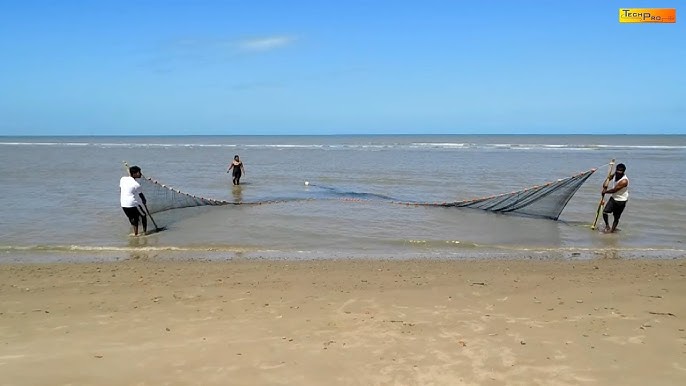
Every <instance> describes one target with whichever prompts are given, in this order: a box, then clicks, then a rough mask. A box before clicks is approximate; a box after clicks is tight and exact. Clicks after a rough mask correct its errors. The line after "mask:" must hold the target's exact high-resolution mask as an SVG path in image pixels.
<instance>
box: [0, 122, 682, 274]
mask: <svg viewBox="0 0 686 386" xmlns="http://www.w3.org/2000/svg"><path fill="white" fill-rule="evenodd" d="M235 154H238V155H240V157H241V160H242V161H243V163H244V165H245V171H246V175H245V176H244V177H243V178H242V185H241V187H240V188H234V187H233V186H232V183H231V177H230V175H229V174H227V173H226V169H227V167H228V164H229V162H230V161H231V159H232V158H233V156H234V155H235ZM612 158H614V159H616V160H617V162H622V163H624V164H626V166H627V173H626V175H627V176H628V177H629V179H630V181H631V182H630V186H629V194H630V198H629V202H628V204H627V208H626V211H625V212H624V214H623V216H622V219H621V222H620V224H619V228H620V231H619V232H617V233H615V234H603V233H600V232H597V231H592V230H591V229H590V223H591V222H592V221H593V218H594V217H595V210H596V207H597V205H598V201H599V199H600V190H601V186H602V182H603V180H604V178H605V176H606V175H607V164H608V163H609V161H610V159H612ZM0 161H1V162H0V205H1V207H2V208H3V209H2V216H0V262H16V261H27V262H34V261H39V262H42V261H99V260H121V259H131V258H176V257H178V258H201V259H242V258H244V259H280V260H282V259H285V260H291V259H292V260H297V259H331V258H340V259H347V258H380V259H407V258H419V259H421V258H447V259H451V258H455V259H460V258H511V257H514V258H570V259H587V258H656V259H659V258H672V257H679V256H681V257H683V256H684V250H685V249H686V248H685V247H686V246H685V245H684V243H685V242H686V236H685V235H686V221H685V220H684V219H685V218H686V136H683V135H665V136H661V135H616V136H602V135H359V136H358V135H350V136H348V135H341V136H154V137H150V136H130V137H101V136H98V137H0ZM123 161H126V162H128V163H129V164H130V165H138V166H140V167H141V168H142V170H143V174H144V175H145V176H146V177H151V178H154V179H156V180H158V181H160V182H162V183H164V184H167V185H170V186H172V187H174V188H176V189H179V190H181V191H183V192H187V193H191V194H194V195H198V196H202V197H206V198H214V199H218V200H227V201H232V202H262V201H270V202H273V203H269V204H264V205H228V206H217V207H200V208H186V209H180V210H172V211H169V212H162V213H157V214H154V215H153V217H154V218H155V220H156V222H158V223H163V224H164V225H165V226H166V227H167V229H166V230H165V231H163V232H159V233H155V234H152V235H148V236H145V237H137V238H135V237H131V236H130V233H131V229H130V226H129V224H128V222H127V219H126V217H125V216H124V213H123V212H122V210H121V208H120V207H119V187H118V184H119V178H120V177H121V176H123V175H124V168H123V163H122V162H123ZM592 168H597V171H596V173H594V174H593V175H592V176H591V177H590V178H589V179H588V180H587V181H586V183H585V184H584V185H583V186H582V187H581V188H580V189H579V191H578V192H577V193H576V195H575V196H574V197H573V198H572V199H571V200H570V201H569V203H568V205H567V207H566V208H565V209H564V211H563V212H562V214H561V216H560V218H559V220H558V221H554V220H548V219H538V218H530V217H522V216H517V215H507V214H497V213H490V212H486V211H481V210H476V209H464V208H441V207H423V206H414V205H397V204H394V203H392V202H390V201H389V200H385V199H383V197H392V198H393V199H396V200H399V201H424V202H451V201H457V200H465V199H471V198H477V197H482V196H487V195H493V194H499V193H507V192H511V191H514V190H519V189H523V188H526V187H529V186H533V185H538V184H541V183H545V182H548V181H555V180H557V179H560V178H565V177H568V176H571V175H573V174H576V173H579V172H583V171H586V170H589V169H592ZM305 181H308V182H309V185H305ZM332 191H333V192H344V193H346V194H345V195H342V196H341V195H339V196H336V195H332V194H331V192H332ZM337 197H338V199H337ZM350 197H352V198H354V199H350ZM599 223H602V219H601V220H600V221H599Z"/></svg>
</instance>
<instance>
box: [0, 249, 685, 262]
mask: <svg viewBox="0 0 686 386" xmlns="http://www.w3.org/2000/svg"><path fill="white" fill-rule="evenodd" d="M0 252H4V253H3V254H0V266H1V265H4V264H55V263H103V262H110V263H114V262H125V261H129V260H138V259H150V260H159V261H212V262H229V261H275V262H276V261H286V262H287V261H292V262H296V261H332V260H344V261H356V260H359V261H365V260H370V261H409V260H417V261H434V260H436V261H472V260H475V261H489V260H534V261H591V260H598V259H601V260H602V259H623V260H655V261H664V260H673V259H683V258H686V249H679V248H649V247H646V248H616V247H606V248H592V247H520V248H514V247H513V248H488V247H486V248H481V249H480V248H473V249H472V248H469V249H464V250H459V251H455V250H453V251H446V250H440V249H428V250H421V249H420V248H418V249H417V250H415V251H409V252H408V251H406V252H397V251H396V252H392V251H389V252H384V253H381V252H372V251H365V252H362V251H355V252H350V251H348V252H342V251H338V252H334V251H306V250H305V251H292V250H291V251H282V250H260V249H257V248H247V247H241V248H222V247H176V246H154V245H153V246H139V245H132V246H124V247H116V246H106V247H101V246H87V245H86V246H76V245H64V246H26V247H5V248H4V249H0ZM189 256H192V257H191V258H189Z"/></svg>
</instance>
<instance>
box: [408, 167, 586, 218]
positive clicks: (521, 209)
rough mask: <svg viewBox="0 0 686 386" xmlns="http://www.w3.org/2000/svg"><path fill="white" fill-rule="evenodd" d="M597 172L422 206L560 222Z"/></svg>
mask: <svg viewBox="0 0 686 386" xmlns="http://www.w3.org/2000/svg"><path fill="white" fill-rule="evenodd" d="M595 171H596V169H591V170H588V171H585V172H583V173H579V174H576V175H573V176H571V177H567V178H563V179H559V180H557V181H553V182H548V183H545V184H543V185H536V186H532V187H530V188H526V189H522V190H518V191H516V192H511V193H504V194H498V195H495V196H488V197H481V198H476V199H472V200H464V201H455V202H444V203H423V204H422V205H427V206H443V207H461V208H475V209H483V210H488V211H492V212H500V213H514V214H520V215H524V216H530V217H540V218H549V219H553V220H557V219H558V218H559V217H560V213H562V210H563V209H564V208H565V206H567V203H568V202H569V200H570V199H571V198H572V196H573V195H574V193H576V191H577V190H579V188H580V187H581V185H583V183H584V182H586V180H587V179H588V178H589V177H590V176H591V175H592V174H593V173H594V172H595Z"/></svg>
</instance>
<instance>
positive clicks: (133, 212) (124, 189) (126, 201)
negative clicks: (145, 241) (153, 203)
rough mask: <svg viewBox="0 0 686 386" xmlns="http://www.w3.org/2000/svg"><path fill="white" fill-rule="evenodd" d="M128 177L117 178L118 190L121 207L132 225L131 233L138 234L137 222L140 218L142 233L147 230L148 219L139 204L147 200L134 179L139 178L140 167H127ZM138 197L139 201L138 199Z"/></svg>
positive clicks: (145, 202)
mask: <svg viewBox="0 0 686 386" xmlns="http://www.w3.org/2000/svg"><path fill="white" fill-rule="evenodd" d="M129 174H130V175H131V176H129V177H122V178H121V179H120V180H119V192H120V195H121V197H120V201H121V208H122V209H123V210H124V213H125V214H126V217H128V219H129V222H130V223H131V225H132V226H133V235H134V236H138V222H139V219H140V222H141V224H143V234H145V233H146V232H147V231H148V219H147V217H146V216H145V211H144V210H143V207H142V206H141V204H143V205H145V204H147V200H146V199H145V196H144V195H143V191H142V190H141V185H140V184H139V183H138V181H136V179H137V178H141V168H139V167H138V166H131V167H130V168H129ZM139 199H140V201H139Z"/></svg>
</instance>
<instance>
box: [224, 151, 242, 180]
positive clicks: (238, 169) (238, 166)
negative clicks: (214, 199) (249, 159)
mask: <svg viewBox="0 0 686 386" xmlns="http://www.w3.org/2000/svg"><path fill="white" fill-rule="evenodd" d="M231 169H233V184H234V185H240V184H241V176H242V175H243V174H245V168H243V162H241V159H240V157H238V155H235V156H233V161H231V165H229V169H228V170H227V171H226V172H227V173H228V172H230V171H231Z"/></svg>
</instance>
